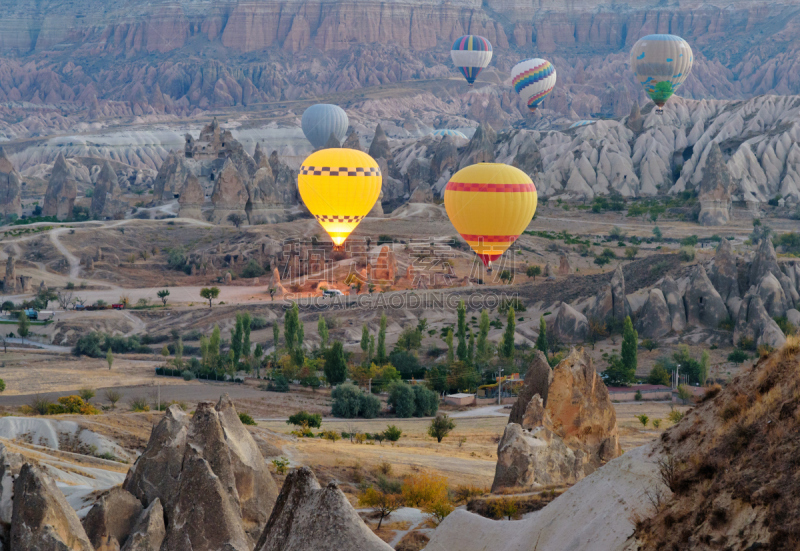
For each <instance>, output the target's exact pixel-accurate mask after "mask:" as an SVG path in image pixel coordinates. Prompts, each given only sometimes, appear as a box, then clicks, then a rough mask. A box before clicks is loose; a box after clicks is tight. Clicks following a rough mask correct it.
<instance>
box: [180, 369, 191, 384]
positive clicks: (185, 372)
mask: <svg viewBox="0 0 800 551" xmlns="http://www.w3.org/2000/svg"><path fill="white" fill-rule="evenodd" d="M181 377H183V380H184V381H192V380H194V373H193V372H192V371H189V370H188V369H184V370H183V371H181Z"/></svg>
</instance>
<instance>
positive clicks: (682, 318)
mask: <svg viewBox="0 0 800 551" xmlns="http://www.w3.org/2000/svg"><path fill="white" fill-rule="evenodd" d="M661 293H662V294H663V295H664V300H666V301H667V307H668V308H669V318H670V323H671V324H672V330H673V331H675V332H676V333H680V332H681V331H683V330H684V329H685V328H686V306H684V304H683V295H681V292H680V288H679V287H678V284H677V283H676V282H675V280H674V279H672V278H671V277H670V276H666V277H665V278H664V280H663V281H662V282H661Z"/></svg>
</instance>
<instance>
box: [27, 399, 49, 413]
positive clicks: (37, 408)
mask: <svg viewBox="0 0 800 551" xmlns="http://www.w3.org/2000/svg"><path fill="white" fill-rule="evenodd" d="M52 405H53V402H51V401H50V400H49V399H48V398H46V397H44V396H40V395H38V394H37V395H36V396H34V397H33V398H32V399H31V402H30V403H29V404H28V406H29V407H30V408H31V411H33V412H34V413H38V414H39V415H47V412H48V411H49V410H50V406H52Z"/></svg>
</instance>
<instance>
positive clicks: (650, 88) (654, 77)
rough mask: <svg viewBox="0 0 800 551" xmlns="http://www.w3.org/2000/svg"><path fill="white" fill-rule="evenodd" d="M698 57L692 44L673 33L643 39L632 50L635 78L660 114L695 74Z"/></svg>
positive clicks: (632, 65)
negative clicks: (680, 87) (695, 61)
mask: <svg viewBox="0 0 800 551" xmlns="http://www.w3.org/2000/svg"><path fill="white" fill-rule="evenodd" d="M693 62H694V55H692V48H691V47H690V46H689V43H688V42H686V41H685V40H684V39H682V38H681V37H679V36H674V35H671V34H651V35H648V36H645V37H644V38H640V39H639V40H638V41H637V42H636V44H634V45H633V49H632V50H631V68H632V69H633V76H634V77H636V80H638V81H639V83H640V84H641V85H642V86H644V91H645V92H646V93H647V95H648V96H649V97H650V99H651V100H653V103H655V104H656V113H663V112H664V109H663V107H664V104H665V103H667V100H668V99H669V98H670V97H672V94H673V93H675V90H677V89H678V87H679V86H680V85H681V84H683V81H684V80H686V77H688V76H689V73H690V72H691V71H692V63H693Z"/></svg>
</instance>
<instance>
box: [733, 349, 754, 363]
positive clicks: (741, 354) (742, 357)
mask: <svg viewBox="0 0 800 551" xmlns="http://www.w3.org/2000/svg"><path fill="white" fill-rule="evenodd" d="M749 357H750V356H748V355H747V352H745V351H744V350H734V351H733V352H731V353H730V354H728V361H729V362H733V363H737V364H740V363H743V362H745V361H747V358H749Z"/></svg>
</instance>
